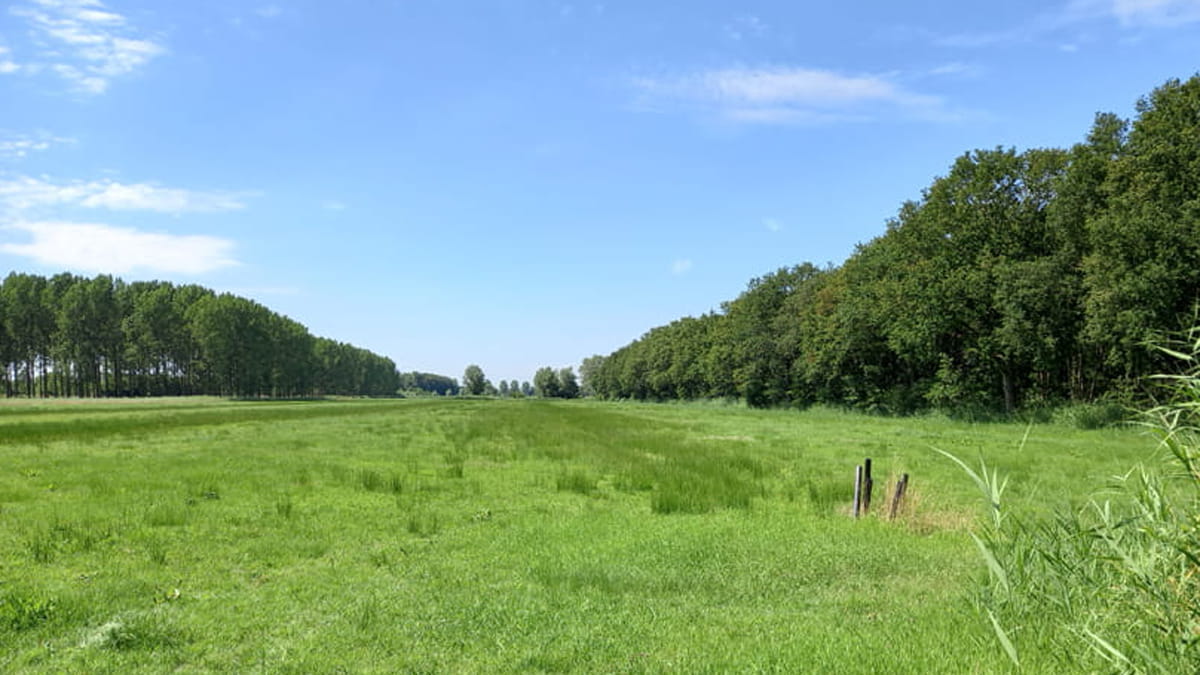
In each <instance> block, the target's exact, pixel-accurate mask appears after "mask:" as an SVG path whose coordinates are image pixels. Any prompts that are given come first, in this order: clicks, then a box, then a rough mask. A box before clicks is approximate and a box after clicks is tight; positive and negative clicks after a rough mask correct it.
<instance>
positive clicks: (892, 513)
mask: <svg viewBox="0 0 1200 675" xmlns="http://www.w3.org/2000/svg"><path fill="white" fill-rule="evenodd" d="M907 490H908V474H906V473H904V474H900V480H899V481H898V482H897V483H896V493H895V494H893V495H892V508H891V509H890V510H889V511H888V520H895V519H896V512H897V511H898V510H899V509H900V500H901V499H904V493H905V492H906V491H907Z"/></svg>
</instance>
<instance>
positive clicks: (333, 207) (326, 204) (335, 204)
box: [321, 199, 346, 211]
mask: <svg viewBox="0 0 1200 675" xmlns="http://www.w3.org/2000/svg"><path fill="white" fill-rule="evenodd" d="M321 208H323V209H325V210H326V211H345V210H346V205H345V204H344V203H342V202H339V201H337V200H336V199H326V200H325V201H323V202H321Z"/></svg>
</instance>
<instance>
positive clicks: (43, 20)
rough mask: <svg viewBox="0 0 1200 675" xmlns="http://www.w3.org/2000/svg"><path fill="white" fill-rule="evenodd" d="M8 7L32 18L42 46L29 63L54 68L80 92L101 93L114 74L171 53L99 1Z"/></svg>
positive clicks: (56, 0) (37, 0)
mask: <svg viewBox="0 0 1200 675" xmlns="http://www.w3.org/2000/svg"><path fill="white" fill-rule="evenodd" d="M9 11H10V13H12V14H13V15H15V16H19V17H21V18H24V19H25V20H26V21H27V22H28V23H29V25H30V27H31V28H32V30H33V33H34V36H35V39H34V43H35V44H36V45H37V46H38V47H39V54H38V57H37V60H36V61H35V62H34V63H32V64H29V65H27V66H25V68H26V69H29V70H35V71H41V70H43V69H44V70H47V71H48V72H51V73H55V74H57V75H58V76H59V77H61V78H63V79H64V80H67V81H68V82H70V83H71V85H72V86H73V88H74V89H75V90H76V91H79V92H84V93H89V94H102V93H104V92H105V91H107V89H108V86H109V84H110V83H111V81H112V80H113V79H114V78H117V77H121V76H123V75H128V74H130V73H132V72H134V71H136V70H138V69H139V68H141V67H142V66H144V65H146V64H147V63H149V62H150V60H151V59H153V58H155V57H157V56H160V55H161V54H164V53H165V52H166V48H165V47H163V46H162V45H161V44H159V43H157V42H155V41H153V40H150V39H147V38H145V37H143V36H140V35H139V34H138V33H137V31H136V30H134V29H133V28H132V27H131V26H130V25H129V22H128V21H127V20H126V18H125V17H124V16H122V15H120V14H117V13H115V12H112V11H109V10H108V9H107V8H106V7H105V5H104V3H102V2H100V1H99V0H33V2H32V4H25V5H20V6H17V7H13V8H11V9H10V10H9ZM8 63H10V64H11V65H13V66H16V65H17V64H13V63H12V62H8ZM0 67H2V66H0Z"/></svg>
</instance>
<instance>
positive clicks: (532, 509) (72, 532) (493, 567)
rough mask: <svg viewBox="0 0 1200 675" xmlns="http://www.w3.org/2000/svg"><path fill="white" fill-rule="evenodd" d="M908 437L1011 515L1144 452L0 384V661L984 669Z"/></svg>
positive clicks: (949, 499) (1130, 434) (594, 408)
mask: <svg viewBox="0 0 1200 675" xmlns="http://www.w3.org/2000/svg"><path fill="white" fill-rule="evenodd" d="M935 448H937V449H941V450H944V451H947V452H949V453H952V454H954V455H955V456H957V457H961V458H963V459H964V460H966V461H967V462H968V464H970V465H977V464H978V460H979V458H980V457H983V458H986V461H987V463H988V465H989V466H990V467H994V468H996V469H997V470H999V471H1000V472H1002V473H1003V475H1004V476H1006V477H1007V478H1008V480H1009V484H1008V489H1007V492H1006V493H1005V497H1004V498H1005V503H1006V506H1007V507H1009V508H1011V509H1012V513H1013V514H1014V515H1015V516H1018V517H1019V516H1021V515H1028V516H1029V517H1039V516H1041V515H1043V514H1047V513H1050V512H1052V511H1053V510H1055V509H1071V508H1078V507H1080V506H1081V505H1083V504H1084V503H1085V502H1086V501H1087V500H1088V499H1090V498H1092V497H1093V496H1095V495H1096V494H1097V493H1098V492H1100V491H1102V490H1103V489H1104V488H1105V486H1106V485H1107V484H1108V482H1109V481H1110V478H1111V477H1112V476H1113V475H1119V474H1123V473H1125V472H1126V471H1128V470H1129V469H1130V468H1131V467H1133V466H1134V465H1136V464H1138V463H1143V462H1151V463H1153V462H1156V461H1158V458H1159V455H1161V451H1160V450H1157V449H1156V448H1157V444H1156V441H1155V439H1153V438H1152V437H1150V436H1148V435H1147V434H1145V433H1142V432H1139V431H1138V430H1136V429H1130V428H1109V429H1098V430H1080V429H1077V428H1074V427H1072V426H1069V425H1064V424H1032V425H1025V424H1017V423H969V422H962V421H954V420H950V419H946V418H943V417H937V416H923V417H912V418H886V417H873V416H865V415H859V414H852V413H847V412H842V411H837V410H829V409H812V410H807V411H803V412H797V411H783V410H778V411H770V410H768V411H764V410H751V409H746V408H739V407H726V406H717V405H649V404H631V403H630V404H622V403H597V402H588V401H544V400H470V399H428V400H341V401H338V400H333V401H306V402H236V401H227V400H223V399H216V398H194V399H173V400H172V399H159V400H149V401H134V402H111V401H110V402H81V401H73V402H72V401H66V402H61V401H56V402H49V403H39V402H30V401H23V402H6V403H3V404H0V460H2V461H0V671H3V672H15V673H21V672H88V673H102V672H112V673H128V672H164V671H182V672H207V671H236V672H271V673H288V672H294V673H327V672H479V673H490V672H513V671H521V672H764V671H765V672H840V673H854V672H864V673H866V672H922V673H934V672H947V673H966V672H1008V671H1010V670H1012V669H1013V668H1014V666H1013V663H1012V661H1011V659H1010V657H1009V656H1008V655H1007V654H1006V653H1005V650H1004V649H1002V648H1001V645H1000V644H999V643H998V641H997V639H996V634H995V632H994V630H993V627H992V626H991V625H990V624H989V621H988V619H987V618H986V616H985V615H984V614H983V613H982V612H981V610H980V608H979V606H978V603H977V602H976V599H977V598H978V594H979V592H980V591H979V589H980V588H981V586H983V581H985V580H986V577H987V569H986V567H985V565H984V562H983V561H982V560H981V557H980V552H979V550H978V548H977V547H976V544H975V543H973V541H972V538H971V535H970V533H971V531H972V530H974V529H976V528H978V527H979V524H980V522H981V520H982V519H983V517H985V516H986V513H985V507H984V504H983V502H982V501H981V500H980V498H979V494H978V490H977V489H976V486H975V485H973V484H972V482H971V481H970V480H969V478H968V477H967V476H966V475H965V473H964V472H963V471H962V470H961V468H960V467H958V466H956V465H955V464H954V463H953V462H952V461H950V460H949V459H947V458H946V457H945V456H944V455H942V454H940V453H938V452H937V451H936V450H935ZM864 457H871V458H872V459H873V460H874V466H875V471H874V473H875V476H876V483H877V485H876V507H875V509H874V513H872V514H871V515H870V516H868V517H866V518H863V519H860V520H857V521H856V520H854V519H853V518H851V517H850V516H849V515H848V511H849V507H850V501H851V489H852V485H851V483H852V478H853V473H854V467H855V465H856V464H858V463H860V462H861V461H862V459H863V458H864ZM901 473H908V474H910V475H911V476H912V484H911V485H910V488H909V495H908V499H907V501H906V503H905V504H904V506H903V508H902V510H901V513H900V515H899V517H898V518H897V519H896V520H894V521H893V520H889V519H887V518H886V517H880V516H879V515H878V514H879V512H880V511H881V510H882V509H881V508H880V506H879V504H881V503H883V502H884V501H885V500H884V499H883V498H882V495H884V494H886V493H887V492H886V491H887V490H888V489H889V487H890V483H891V481H893V480H894V479H895V478H896V477H898V476H899V475H900V474H901ZM1009 631H1010V634H1011V637H1012V639H1013V640H1014V641H1016V642H1017V643H1018V646H1021V645H1022V644H1025V643H1026V642H1027V643H1029V644H1034V643H1035V642H1036V636H1027V635H1023V634H1022V632H1021V627H1020V626H1010V627H1009ZM1097 663H1098V664H1102V662H1099V661H1098V662H1097ZM1021 665H1022V669H1023V670H1024V671H1025V672H1053V671H1054V670H1055V668H1056V661H1054V659H1053V655H1052V654H1047V653H1044V652H1039V651H1038V650H1036V649H1030V650H1028V651H1025V652H1023V653H1022V660H1021ZM1097 667H1099V665H1098V666H1097Z"/></svg>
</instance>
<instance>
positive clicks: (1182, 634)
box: [960, 329, 1200, 673]
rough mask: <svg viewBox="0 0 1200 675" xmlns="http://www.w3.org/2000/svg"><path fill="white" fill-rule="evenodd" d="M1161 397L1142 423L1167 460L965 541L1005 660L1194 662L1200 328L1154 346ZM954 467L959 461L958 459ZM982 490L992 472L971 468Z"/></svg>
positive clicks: (1198, 624) (995, 499) (1199, 582)
mask: <svg viewBox="0 0 1200 675" xmlns="http://www.w3.org/2000/svg"><path fill="white" fill-rule="evenodd" d="M1160 351H1161V352H1162V353H1163V354H1164V355H1166V356H1168V357H1173V358H1175V359H1177V360H1178V361H1179V362H1180V365H1181V366H1182V367H1181V369H1180V371H1178V372H1177V373H1176V374H1171V375H1163V376H1159V378H1158V379H1160V380H1161V381H1162V382H1164V383H1165V384H1166V385H1167V388H1166V389H1167V402H1166V403H1163V404H1161V405H1159V406H1156V407H1154V408H1153V409H1152V410H1150V411H1149V412H1148V413H1147V415H1146V416H1145V422H1144V424H1145V425H1146V426H1147V428H1148V429H1150V430H1151V431H1152V432H1153V433H1154V434H1155V435H1156V436H1157V437H1158V438H1159V440H1160V442H1161V447H1162V448H1164V449H1166V450H1167V451H1168V454H1169V458H1168V460H1169V463H1170V465H1165V466H1151V467H1146V466H1138V467H1136V468H1134V469H1133V470H1131V471H1129V472H1128V473H1126V474H1124V475H1122V476H1119V477H1118V478H1117V479H1115V481H1114V482H1113V484H1112V485H1111V486H1110V488H1109V490H1108V491H1107V493H1106V494H1105V495H1104V496H1103V498H1101V497H1094V498H1092V499H1091V500H1089V501H1088V502H1087V503H1086V505H1084V506H1083V507H1082V508H1079V509H1074V510H1062V511H1059V512H1058V513H1056V514H1055V515H1053V516H1050V517H1045V516H1042V517H1037V518H1016V519H1014V520H1013V522H1012V523H1011V524H1009V525H1006V526H1005V527H1001V523H1002V522H1003V518H1002V511H1001V508H1000V505H999V492H998V491H995V490H993V491H992V493H991V494H989V496H988V502H989V504H990V505H991V506H990V508H989V512H990V513H992V514H994V515H993V518H992V519H990V520H989V521H987V523H986V524H985V526H984V527H983V528H982V532H981V533H980V534H979V535H976V536H975V540H976V543H977V544H978V547H979V550H980V553H981V554H982V556H983V559H984V561H985V563H986V565H987V568H988V570H989V577H988V581H987V582H986V583H985V584H984V585H983V587H982V589H981V591H980V594H979V597H978V603H979V605H980V607H981V608H982V610H983V612H984V614H985V615H986V617H987V619H988V620H989V622H990V624H991V625H992V626H993V627H994V629H995V633H996V638H997V640H998V642H999V644H1000V646H1001V647H1002V649H1003V650H1004V651H1005V653H1007V654H1008V656H1009V657H1010V658H1011V659H1012V660H1013V661H1014V662H1017V661H1018V654H1019V653H1022V654H1029V653H1031V652H1034V653H1039V654H1041V655H1043V656H1047V655H1048V656H1051V657H1052V659H1051V663H1052V664H1053V666H1052V667H1053V669H1054V670H1058V671H1075V672H1085V671H1086V672H1096V671H1100V670H1105V671H1110V672H1162V673H1176V672H1190V671H1191V670H1194V669H1195V666H1196V664H1197V663H1198V662H1200V632H1198V628H1200V553H1198V552H1200V519H1197V517H1196V513H1197V512H1198V511H1200V469H1198V462H1200V329H1193V330H1192V331H1190V332H1189V333H1188V334H1187V335H1186V337H1185V339H1183V340H1182V341H1180V342H1179V343H1178V347H1176V346H1168V347H1165V348H1162V349H1161V350H1160ZM960 464H961V463H960ZM962 466H963V468H964V469H967V470H968V472H969V473H971V474H972V478H973V479H974V480H975V481H976V482H977V483H980V484H981V485H984V484H987V485H988V486H992V487H994V486H996V484H997V480H998V479H997V474H996V472H995V471H993V472H992V473H991V474H990V475H989V474H988V473H987V471H986V469H985V471H984V472H983V473H982V476H981V475H979V474H975V473H973V472H970V470H969V468H968V467H966V465H962Z"/></svg>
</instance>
